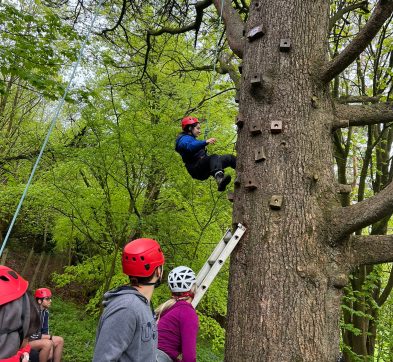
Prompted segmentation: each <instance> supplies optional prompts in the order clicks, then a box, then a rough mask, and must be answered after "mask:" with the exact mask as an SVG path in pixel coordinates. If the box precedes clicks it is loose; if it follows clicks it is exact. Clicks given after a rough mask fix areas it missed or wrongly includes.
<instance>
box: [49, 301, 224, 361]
mask: <svg viewBox="0 0 393 362" xmlns="http://www.w3.org/2000/svg"><path fill="white" fill-rule="evenodd" d="M97 323H98V321H97V319H95V318H93V317H91V316H89V315H87V314H86V313H85V312H84V311H83V309H82V307H78V306H77V305H75V304H73V303H70V302H66V301H63V300H60V299H57V298H54V299H53V300H52V307H51V312H50V320H49V326H50V333H51V334H54V335H57V336H62V337H63V338H64V352H63V362H88V361H89V362H90V361H91V360H92V358H93V351H94V341H95V333H96V328H97ZM223 359H224V358H223V356H222V355H217V354H216V353H213V351H212V350H211V346H210V345H209V343H207V342H204V341H198V346H197V361H198V362H220V361H223Z"/></svg>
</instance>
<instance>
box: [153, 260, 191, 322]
mask: <svg viewBox="0 0 393 362" xmlns="http://www.w3.org/2000/svg"><path fill="white" fill-rule="evenodd" d="M195 282H196V277H195V273H194V271H193V270H192V269H191V268H189V267H187V266H178V267H176V268H174V269H173V270H171V271H170V273H169V275H168V285H169V288H170V289H171V292H172V298H171V299H169V300H167V301H166V302H164V303H163V304H161V305H160V306H158V307H157V309H156V310H155V313H156V316H157V318H158V319H159V318H160V316H161V314H162V313H163V312H164V311H166V310H167V309H169V308H170V307H172V306H173V305H174V304H175V303H176V302H177V301H179V300H187V299H188V298H194V296H195V292H196V284H195Z"/></svg>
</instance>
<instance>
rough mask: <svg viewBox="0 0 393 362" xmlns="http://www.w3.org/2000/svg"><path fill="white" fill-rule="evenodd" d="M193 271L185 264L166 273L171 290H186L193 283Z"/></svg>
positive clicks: (194, 279)
mask: <svg viewBox="0 0 393 362" xmlns="http://www.w3.org/2000/svg"><path fill="white" fill-rule="evenodd" d="M195 281H196V278H195V273H194V272H193V271H192V269H190V268H189V267H187V266H178V267H176V268H175V269H173V270H171V272H170V273H169V275H168V284H169V288H171V291H172V292H175V293H179V292H188V291H189V290H191V288H192V286H193V285H194V284H195Z"/></svg>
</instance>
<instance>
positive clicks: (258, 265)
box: [147, 0, 393, 361]
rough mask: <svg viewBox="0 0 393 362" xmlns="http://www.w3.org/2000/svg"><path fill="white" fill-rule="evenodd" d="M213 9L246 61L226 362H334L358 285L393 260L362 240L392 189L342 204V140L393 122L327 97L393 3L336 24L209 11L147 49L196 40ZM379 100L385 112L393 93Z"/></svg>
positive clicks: (384, 213)
mask: <svg viewBox="0 0 393 362" xmlns="http://www.w3.org/2000/svg"><path fill="white" fill-rule="evenodd" d="M172 4H175V3H172ZM176 4H177V3H176ZM212 4H213V5H214V6H215V7H216V9H217V12H218V13H219V14H220V13H221V10H223V11H222V18H223V21H224V24H225V28H226V39H227V43H228V45H229V47H230V49H231V50H232V52H233V53H234V54H236V55H237V56H238V57H239V58H240V59H241V60H242V67H241V68H242V74H241V82H240V84H239V89H238V96H237V100H238V102H239V114H238V117H237V120H236V124H237V127H238V140H237V153H238V169H237V180H236V183H235V196H234V211H233V223H234V225H236V224H237V223H238V222H241V223H243V224H244V225H245V226H246V227H247V234H246V236H245V237H244V238H243V239H242V241H241V243H240V245H239V247H238V248H237V249H236V250H235V252H234V253H233V254H232V258H231V267H230V289H229V298H228V326H227V339H226V357H225V358H226V361H239V360H244V361H245V360H247V361H272V360H277V361H278V360H279V361H334V360H335V359H336V358H337V357H338V355H339V318H340V302H341V297H342V295H343V288H344V287H345V286H346V285H347V283H348V278H349V275H350V273H351V272H352V271H354V270H355V269H356V268H358V267H359V266H362V265H367V264H376V263H382V262H388V261H392V260H393V254H392V247H391V246H392V239H391V237H390V236H385V235H375V234H379V233H377V232H373V233H370V235H366V234H368V233H366V232H363V233H362V232H361V230H362V229H363V228H366V227H367V226H370V225H372V224H375V223H377V222H379V221H381V220H384V219H386V218H389V217H390V215H391V213H392V211H393V207H392V189H393V185H392V184H391V183H390V178H388V180H387V182H386V183H385V184H383V185H381V186H382V187H380V188H378V190H375V191H376V193H375V195H374V196H370V197H368V198H367V197H365V198H364V199H363V198H362V199H361V200H359V202H357V203H347V204H345V203H344V204H341V203H340V202H341V201H342V198H341V197H340V193H348V192H349V191H350V187H348V185H346V184H340V183H339V182H337V179H336V174H335V170H334V167H333V165H334V162H333V151H334V146H333V140H334V137H336V136H335V132H338V130H340V129H348V127H359V126H367V125H369V126H371V125H373V124H377V123H388V122H391V121H392V120H393V110H392V108H391V106H390V105H389V104H388V103H384V102H382V103H381V102H379V103H378V104H369V103H368V104H360V105H358V104H353V103H351V102H347V103H345V104H343V103H339V102H336V100H335V99H334V98H333V97H332V93H331V89H330V87H329V85H330V83H331V82H332V81H333V80H335V79H336V78H337V77H339V76H340V74H342V72H344V71H345V70H346V69H347V68H348V67H349V66H350V65H351V64H352V63H353V62H355V61H356V59H358V57H359V56H360V55H361V54H362V53H363V51H364V50H365V49H366V48H367V47H368V46H369V44H370V43H371V42H372V41H373V39H374V38H375V36H377V34H378V32H379V30H380V29H381V28H382V27H383V25H384V24H385V23H386V22H387V21H388V20H389V18H390V17H391V14H392V12H393V1H389V0H381V1H378V2H373V3H370V4H369V3H368V2H364V1H363V2H360V1H359V2H356V1H353V2H339V1H337V2H336V1H335V2H332V5H333V12H332V14H330V5H331V3H330V2H328V1H323V0H320V1H318V0H317V1H290V2H289V1H274V2H271V1H264V0H255V1H252V2H251V3H250V4H248V3H246V2H236V1H234V2H231V1H229V0H223V1H220V0H214V1H200V2H197V3H196V4H195V5H194V7H195V14H196V17H195V18H194V21H193V22H192V21H190V22H189V23H188V24H187V23H186V22H185V23H183V24H181V25H182V26H181V27H177V28H176V27H170V26H168V24H167V23H165V26H164V27H161V28H159V29H151V30H150V31H148V37H147V39H148V40H150V39H151V37H154V36H158V35H161V34H163V33H171V34H174V33H181V32H185V31H189V30H195V31H196V34H198V31H199V30H200V29H201V26H202V27H203V25H201V24H203V23H202V22H201V19H202V15H203V13H204V11H206V10H205V9H207V8H208V7H209V6H210V5H212ZM248 5H249V6H248ZM222 6H223V9H221V7H222ZM353 11H357V12H359V13H360V12H362V13H364V14H367V13H368V12H370V14H367V15H366V16H365V18H366V19H367V21H366V22H365V23H364V24H362V25H361V28H360V29H359V31H358V32H357V33H356V34H351V32H347V33H346V34H344V35H345V39H346V41H345V43H344V44H343V45H342V46H341V47H339V48H337V49H336V50H337V51H331V52H330V53H329V51H328V50H329V49H328V46H327V44H328V40H329V34H330V31H331V30H332V29H335V30H336V28H335V25H336V23H339V22H342V21H343V20H345V21H348V20H347V19H346V16H347V14H348V13H350V12H353ZM329 14H330V16H329ZM169 20H171V19H169ZM172 25H173V22H172ZM387 46H388V47H391V45H387ZM383 51H384V52H386V51H391V48H390V50H383ZM389 77H391V73H390V74H389V73H388V76H387V78H386V80H389ZM336 85H338V84H337V83H336ZM382 93H383V95H384V96H385V98H384V99H383V100H385V101H386V99H387V98H386V96H388V95H389V94H390V93H391V92H390V91H389V89H388V90H387V91H382ZM357 95H360V96H364V94H357ZM379 95H380V94H379ZM383 100H382V101H383ZM366 102H367V101H366ZM369 102H370V100H369ZM351 129H352V128H351Z"/></svg>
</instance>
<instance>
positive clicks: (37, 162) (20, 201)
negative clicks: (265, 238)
mask: <svg viewBox="0 0 393 362" xmlns="http://www.w3.org/2000/svg"><path fill="white" fill-rule="evenodd" d="M102 3H103V0H100V1H99V3H98V5H97V6H96V9H95V11H94V16H93V19H92V20H91V23H90V26H89V28H88V31H87V34H86V37H85V39H84V41H83V43H82V46H81V48H80V50H79V55H78V59H77V61H76V62H75V64H74V67H73V69H72V73H71V76H70V78H69V81H68V84H67V87H66V89H65V91H64V94H63V97H62V98H61V99H60V101H59V103H58V105H57V107H56V109H55V113H54V116H53V119H52V121H51V123H50V126H49V129H48V133H47V134H46V137H45V140H44V143H43V144H42V147H41V150H40V153H39V154H38V157H37V160H36V162H35V164H34V166H33V169H32V171H31V174H30V177H29V179H28V181H27V184H26V186H25V189H24V191H23V194H22V196H21V198H20V200H19V204H18V206H17V208H16V211H15V213H14V216H13V218H12V221H11V224H10V226H9V227H8V230H7V234H6V236H5V238H4V241H3V244H2V245H1V249H0V256H1V255H2V254H3V251H4V249H5V246H6V245H7V241H8V239H9V236H10V234H11V231H12V228H13V226H14V224H15V221H16V218H17V216H18V214H19V211H20V209H21V207H22V204H23V201H24V199H25V197H26V195H27V191H28V189H29V187H30V184H31V181H32V180H33V177H34V174H35V171H36V170H37V167H38V164H39V162H40V160H41V157H42V154H43V153H44V150H45V147H46V145H47V143H48V141H49V137H50V135H51V133H52V131H53V128H54V127H55V124H56V121H57V118H58V117H59V114H60V110H61V108H62V107H63V104H64V101H65V98H66V96H67V94H68V91H69V90H70V87H71V84H72V81H73V80H74V77H75V74H76V69H77V68H78V66H79V64H80V61H81V59H82V55H83V51H84V50H85V46H86V43H87V41H88V40H89V37H90V34H91V32H92V29H93V25H94V22H95V21H96V19H97V16H98V12H99V10H100V9H101V6H102Z"/></svg>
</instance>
